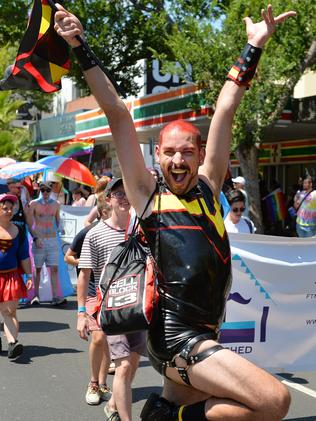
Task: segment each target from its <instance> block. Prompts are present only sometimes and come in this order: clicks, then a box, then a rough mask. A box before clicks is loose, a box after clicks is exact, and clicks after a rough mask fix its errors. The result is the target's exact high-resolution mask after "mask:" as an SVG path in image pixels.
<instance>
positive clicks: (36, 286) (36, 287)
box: [34, 268, 42, 297]
mask: <svg viewBox="0 0 316 421" xmlns="http://www.w3.org/2000/svg"><path fill="white" fill-rule="evenodd" d="M41 270H42V268H36V273H35V279H34V297H35V296H37V297H39V287H40V283H41Z"/></svg>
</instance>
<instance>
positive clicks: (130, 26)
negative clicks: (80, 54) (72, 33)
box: [64, 0, 209, 94]
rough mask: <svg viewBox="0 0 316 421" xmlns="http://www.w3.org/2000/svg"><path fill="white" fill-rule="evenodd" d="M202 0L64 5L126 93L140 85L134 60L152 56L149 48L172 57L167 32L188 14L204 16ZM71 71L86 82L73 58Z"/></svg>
mask: <svg viewBox="0 0 316 421" xmlns="http://www.w3.org/2000/svg"><path fill="white" fill-rule="evenodd" d="M208 4H209V2H207V1H205V0H194V1H185V0H178V1H174V0H168V1H166V0H153V1H150V0H95V1H90V0H77V1H76V2H72V1H70V0H69V1H67V0H65V2H64V5H65V7H68V8H69V11H71V12H72V13H74V14H76V15H77V16H78V17H79V18H80V20H81V22H82V23H83V26H84V29H85V35H86V37H87V40H88V42H89V44H90V46H91V48H92V50H93V51H94V52H95V53H96V55H97V56H98V57H99V59H100V60H101V61H102V63H103V64H104V66H105V67H106V68H107V69H108V71H110V72H111V73H112V74H113V75H114V77H115V78H116V80H117V81H118V83H119V84H121V86H122V88H123V89H124V90H125V91H126V92H127V93H131V94H132V93H136V92H137V91H138V90H139V87H138V86H137V85H136V82H135V77H136V76H139V75H140V71H141V69H140V67H139V65H138V64H137V63H138V61H139V60H141V59H150V58H151V57H152V51H151V48H152V47H154V48H155V49H157V50H158V51H159V52H160V53H164V54H165V56H166V57H168V59H174V55H173V51H172V49H171V48H170V47H169V45H168V43H167V42H166V39H167V38H166V35H167V34H170V33H171V32H172V28H173V26H174V25H175V24H177V25H178V26H179V27H181V25H182V22H184V21H185V19H186V18H187V16H191V17H192V18H195V19H198V20H199V19H203V18H205V17H206V16H208V14H209V8H208ZM71 74H72V75H73V76H75V78H76V80H78V81H79V83H80V85H81V86H86V85H85V81H84V80H83V76H82V71H81V70H80V68H79V67H78V65H77V64H76V63H75V62H74V63H73V66H72V72H71Z"/></svg>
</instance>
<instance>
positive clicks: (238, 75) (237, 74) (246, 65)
mask: <svg viewBox="0 0 316 421" xmlns="http://www.w3.org/2000/svg"><path fill="white" fill-rule="evenodd" d="M261 53H262V48H258V47H254V46H253V45H251V44H246V46H245V48H244V49H243V51H242V53H241V55H240V57H239V58H238V60H237V61H236V63H235V64H234V65H233V67H232V68H231V69H230V71H229V73H228V75H227V79H229V80H232V81H233V82H235V83H236V84H237V85H242V86H247V88H248V87H249V86H250V82H251V80H252V79H253V77H254V75H255V73H256V68H257V65H258V63H259V59H260V56H261Z"/></svg>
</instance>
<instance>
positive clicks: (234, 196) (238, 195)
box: [227, 190, 246, 205]
mask: <svg viewBox="0 0 316 421" xmlns="http://www.w3.org/2000/svg"><path fill="white" fill-rule="evenodd" d="M227 200H228V203H229V204H230V205H232V204H233V203H235V202H243V203H245V202H246V198H245V195H244V194H243V193H242V192H241V191H240V190H231V191H230V192H229V193H228V195H227Z"/></svg>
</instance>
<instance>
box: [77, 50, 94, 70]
mask: <svg viewBox="0 0 316 421" xmlns="http://www.w3.org/2000/svg"><path fill="white" fill-rule="evenodd" d="M72 50H73V52H74V54H75V56H76V58H77V60H78V62H79V64H80V66H81V68H82V70H84V71H86V70H89V69H92V67H95V66H96V65H97V62H96V61H95V59H94V57H92V55H91V54H90V52H89V51H88V49H87V48H86V47H85V46H84V45H82V44H81V45H79V46H78V47H75V48H73V49H72Z"/></svg>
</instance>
